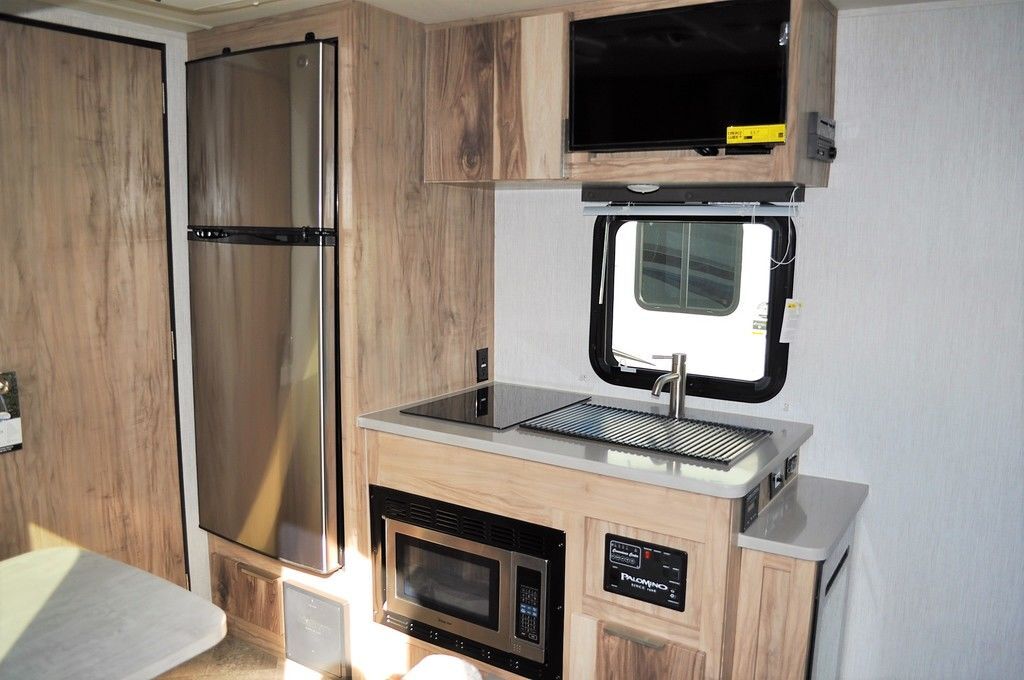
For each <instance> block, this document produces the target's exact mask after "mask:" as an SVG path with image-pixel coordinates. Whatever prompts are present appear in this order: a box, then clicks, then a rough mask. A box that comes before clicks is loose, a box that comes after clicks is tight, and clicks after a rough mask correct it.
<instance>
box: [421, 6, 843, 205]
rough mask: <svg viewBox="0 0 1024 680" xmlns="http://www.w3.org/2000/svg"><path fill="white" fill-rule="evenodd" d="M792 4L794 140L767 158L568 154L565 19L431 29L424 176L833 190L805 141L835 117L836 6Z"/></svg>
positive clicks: (603, 10)
mask: <svg viewBox="0 0 1024 680" xmlns="http://www.w3.org/2000/svg"><path fill="white" fill-rule="evenodd" d="M791 2H792V6H791V10H790V44H789V73H788V87H787V95H786V108H787V114H786V129H787V142H786V143H785V144H783V145H781V146H778V147H775V148H774V149H773V150H772V152H771V153H770V154H763V155H728V156H727V155H724V154H722V155H719V156H712V157H707V156H701V155H699V154H698V153H697V152H696V151H693V150H689V149H680V150H666V151H631V152H616V153H591V152H573V153H567V152H564V146H565V145H564V140H563V125H564V119H565V117H566V112H567V109H568V72H569V47H568V22H569V19H570V15H569V14H567V13H561V14H548V15H543V16H533V17H523V18H515V19H505V20H500V21H497V22H492V23H486V24H475V25H459V26H449V27H443V28H437V29H433V30H431V31H429V32H428V33H427V82H426V153H425V162H424V176H425V179H426V180H427V181H444V182H460V181H462V182H466V181H468V182H481V181H496V180H531V179H546V180H551V179H567V180H571V181H574V182H615V183H629V182H657V183H675V184H694V183H701V182H715V183H743V184H750V183H790V182H796V183H801V184H806V185H807V186H813V187H821V186H827V185H828V173H829V163H823V162H821V161H818V160H814V159H811V158H808V157H807V134H808V116H809V114H810V113H812V112H818V113H820V114H821V115H822V116H824V117H826V118H831V117H833V115H834V114H833V99H834V75H835V38H836V10H835V8H834V7H832V5H831V4H829V3H828V2H827V0H791ZM683 4H692V0H691V2H687V0H678V2H665V1H664V0H659V1H656V2H650V1H649V0H645V1H643V2H641V1H639V0H638V1H636V2H623V3H617V4H614V5H613V4H611V3H608V2H597V3H593V4H592V5H587V4H580V5H578V6H575V7H574V9H575V11H574V13H573V14H572V18H577V19H583V18H591V17H594V16H599V15H607V14H622V13H627V12H631V11H640V10H643V9H651V8H657V9H661V8H664V7H669V6H672V5H683Z"/></svg>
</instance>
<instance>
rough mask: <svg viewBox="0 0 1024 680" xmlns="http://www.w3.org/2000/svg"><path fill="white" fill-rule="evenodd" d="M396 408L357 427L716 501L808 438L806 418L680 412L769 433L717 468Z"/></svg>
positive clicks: (657, 407) (737, 492) (620, 403)
mask: <svg viewBox="0 0 1024 680" xmlns="http://www.w3.org/2000/svg"><path fill="white" fill-rule="evenodd" d="M477 387H478V386H474V387H472V388H470V390H475V389H477ZM470 390H463V391H466V392H468V391H470ZM424 401H430V400H424ZM591 401H592V402H593V403H596V404H605V405H608V406H616V407H619V408H627V409H633V410H636V411H643V412H647V413H660V414H662V415H664V414H665V413H666V412H667V407H666V406H665V405H664V404H660V403H657V402H653V401H648V402H643V401H633V400H626V399H614V398H610V397H592V399H591ZM419 403H422V402H419ZM402 408H407V406H402V407H399V408H392V409H387V410H384V411H378V412H376V413H369V414H366V415H363V416H360V417H359V420H358V424H359V426H360V427H364V428H367V429H370V430H377V431H380V432H387V433H390V434H395V435H401V436H404V437H412V438H414V439H422V440H425V441H431V442H436V443H438V444H449V445H451V446H461V447H464V448H468V449H476V450H478V451H485V452H488V453H494V454H497V455H500V456H510V457H512V458H519V459H523V460H531V461H535V462H538V463H545V464H548V465H556V466H559V467H564V468H572V469H574V470H581V471H583V472H591V473H595V474H599V475H606V476H609V477H616V478H619V479H627V480H632V481H635V482H642V483H644V484H652V485H655V486H662V487H668V488H672V489H680V490H682V491H692V492H694V493H701V494H706V495H709V496H717V497H720V498H740V497H742V496H743V495H745V494H746V493H747V492H748V491H749V490H750V489H752V488H754V487H755V486H756V485H757V484H758V482H759V481H760V480H761V479H762V478H763V477H764V476H765V474H767V473H768V471H769V470H772V469H775V468H776V467H778V466H779V465H781V464H782V463H783V462H784V461H785V460H786V458H788V457H789V456H790V455H792V454H793V453H794V452H796V450H797V449H799V448H800V446H801V445H802V444H803V443H804V442H805V441H807V440H808V439H809V438H810V436H811V432H812V431H813V428H812V427H811V425H808V424H806V423H795V422H788V421H783V420H772V419H768V418H756V417H752V416H742V415H735V414H728V413H718V412H715V411H703V410H698V409H687V410H686V416H687V417H688V418H695V419H698V420H707V421H712V422H716V423H723V424H726V425H738V426H742V427H752V428H760V429H764V430H770V431H771V432H772V436H771V437H769V438H768V439H765V440H764V441H762V442H761V443H759V444H758V445H757V447H756V448H755V449H754V451H753V452H752V453H750V454H749V455H747V456H745V457H744V458H743V459H741V460H740V461H739V462H738V463H736V464H735V465H733V466H732V467H730V468H728V469H723V468H722V467H720V466H715V465H711V464H703V463H700V462H698V461H695V460H692V459H688V458H682V457H679V456H673V455H671V454H661V453H653V452H649V451H643V450H642V449H633V448H629V447H622V446H616V445H612V444H605V443H602V442H597V441H589V440H584V439H578V438H575V437H567V436H561V435H553V434H545V433H542V432H537V431H534V430H527V429H525V428H520V427H519V426H513V427H511V428H508V429H506V430H492V429H488V428H484V427H480V426H476V425H467V424H463V423H457V422H450V421H445V420H437V419H435V418H428V417H425V416H416V415H409V414H405V413H401V412H400V411H401V409H402Z"/></svg>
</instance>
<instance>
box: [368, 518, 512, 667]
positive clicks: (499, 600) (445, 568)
mask: <svg viewBox="0 0 1024 680" xmlns="http://www.w3.org/2000/svg"><path fill="white" fill-rule="evenodd" d="M386 535H387V544H386V549H385V562H386V568H385V571H386V579H387V601H386V603H385V607H386V608H387V610H388V611H391V612H394V613H396V614H399V615H401V616H404V617H407V618H409V619H412V620H414V621H419V622H421V623H425V624H427V625H429V626H433V627H435V628H438V629H440V630H444V631H447V632H450V633H453V634H455V635H459V636H462V637H464V638H468V639H470V640H475V641H477V642H481V643H483V644H486V645H490V646H492V647H495V648H497V649H507V648H508V644H509V635H510V632H509V622H510V621H511V615H510V601H509V597H508V593H509V580H508V579H509V566H510V565H511V557H512V556H511V553H510V552H509V551H507V550H502V549H500V548H495V547H492V546H487V545H482V544H480V543H477V542H475V541H468V540H465V539H462V538H458V537H456V536H451V535H448V534H442V533H440V532H437V531H432V530H430V529H425V528H423V527H418V526H413V525H411V524H406V523H405V522H400V521H397V520H392V519H387V520H386Z"/></svg>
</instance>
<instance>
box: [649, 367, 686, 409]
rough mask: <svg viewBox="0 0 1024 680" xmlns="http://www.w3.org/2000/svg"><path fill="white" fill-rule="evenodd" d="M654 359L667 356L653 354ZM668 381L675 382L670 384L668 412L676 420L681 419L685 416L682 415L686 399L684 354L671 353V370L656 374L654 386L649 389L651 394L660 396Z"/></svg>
mask: <svg viewBox="0 0 1024 680" xmlns="http://www.w3.org/2000/svg"><path fill="white" fill-rule="evenodd" d="M654 358H655V359H668V357H667V356H655V357H654ZM669 383H675V384H674V385H672V393H671V396H670V397H669V402H668V414H669V415H670V416H672V417H673V418H675V419H676V420H682V419H683V418H684V417H685V416H684V415H683V410H684V402H685V401H686V355H685V354H673V355H672V370H671V371H670V372H668V373H662V374H661V375H659V376H658V379H657V380H655V381H654V387H653V388H652V389H651V396H653V397H659V396H661V391H662V390H663V389H665V385H668V384H669Z"/></svg>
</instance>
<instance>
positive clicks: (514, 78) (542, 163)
mask: <svg viewBox="0 0 1024 680" xmlns="http://www.w3.org/2000/svg"><path fill="white" fill-rule="evenodd" d="M495 36H496V43H497V45H496V48H495V63H496V65H495V86H494V97H495V105H494V136H495V139H494V173H493V177H494V179H500V180H527V179H558V178H560V177H561V176H562V120H563V118H564V108H565V104H566V102H567V99H566V97H565V92H566V87H565V86H566V78H567V74H568V70H567V66H566V64H567V62H566V59H567V54H568V47H567V41H568V24H567V22H566V15H564V14H549V15H544V16H537V17H525V18H522V19H506V20H504V21H500V22H498V23H496V24H495Z"/></svg>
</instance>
